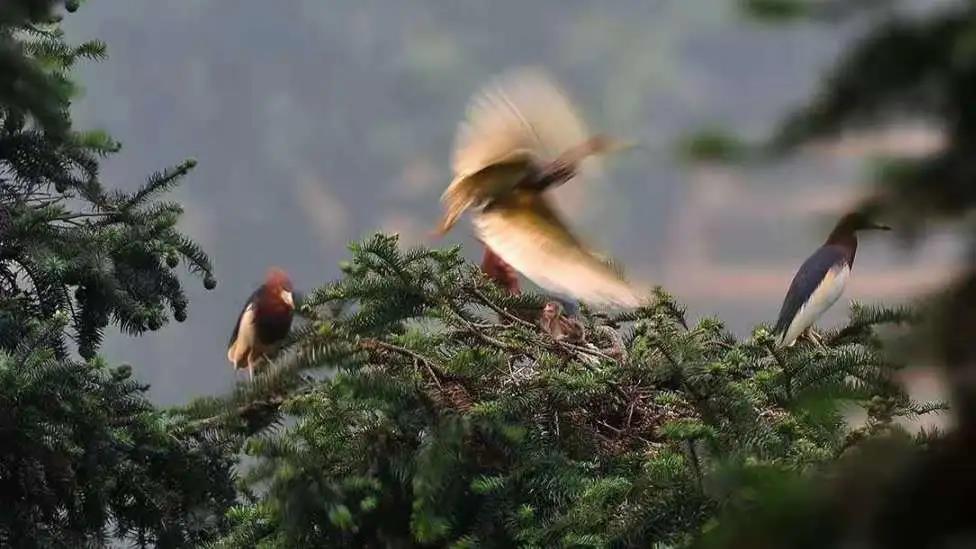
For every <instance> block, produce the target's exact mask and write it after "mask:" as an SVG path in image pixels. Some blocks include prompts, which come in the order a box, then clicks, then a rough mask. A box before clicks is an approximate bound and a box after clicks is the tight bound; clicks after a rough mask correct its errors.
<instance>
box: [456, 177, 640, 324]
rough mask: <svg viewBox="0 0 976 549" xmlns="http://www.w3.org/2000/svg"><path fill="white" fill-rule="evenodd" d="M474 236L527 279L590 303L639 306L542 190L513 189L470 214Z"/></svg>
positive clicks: (620, 280) (627, 286)
mask: <svg viewBox="0 0 976 549" xmlns="http://www.w3.org/2000/svg"><path fill="white" fill-rule="evenodd" d="M474 224H475V229H476V231H477V233H478V237H479V238H480V239H481V240H482V241H483V242H484V243H485V245H486V246H488V247H490V248H491V249H492V250H494V252H495V253H496V254H498V256H499V257H501V258H502V259H503V260H504V261H505V262H507V263H508V264H510V265H511V266H512V267H513V268H515V269H516V270H517V271H519V272H521V273H522V274H523V275H525V277H527V278H528V279H529V280H532V281H533V282H535V283H536V284H538V285H539V286H541V287H543V288H545V289H547V290H550V291H552V292H557V293H563V294H566V295H570V296H573V297H575V298H577V299H580V300H582V301H585V302H588V303H591V304H594V305H621V306H631V307H632V306H637V305H638V304H639V302H640V300H639V298H638V296H637V293H636V292H635V291H634V289H633V288H631V286H630V285H629V284H628V283H627V282H626V281H624V280H623V279H622V278H621V277H620V276H619V275H617V274H616V273H615V272H614V271H613V270H612V269H610V267H609V266H608V265H606V264H605V263H603V262H602V261H600V260H599V259H598V258H597V257H596V256H594V255H593V254H592V253H591V252H590V251H589V250H587V249H586V247H585V246H584V245H583V244H582V243H581V242H580V241H579V239H578V238H577V237H576V236H575V235H573V234H572V233H571V232H570V230H569V228H568V227H567V226H566V224H565V223H564V222H563V221H562V219H560V217H559V215H558V214H557V213H556V212H555V210H553V208H552V207H551V206H550V205H549V203H548V201H547V200H546V199H545V197H544V196H543V195H541V194H538V193H534V192H529V191H517V192H513V193H511V194H510V195H508V196H506V197H504V198H503V199H500V200H498V201H496V202H493V203H492V204H491V205H490V206H489V207H487V208H486V209H485V210H484V211H483V212H481V213H480V214H478V215H477V216H476V217H475V220H474Z"/></svg>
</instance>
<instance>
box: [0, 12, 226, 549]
mask: <svg viewBox="0 0 976 549" xmlns="http://www.w3.org/2000/svg"><path fill="white" fill-rule="evenodd" d="M76 7H77V2H70V1H69V2H67V3H66V2H55V1H43V0H5V1H4V2H2V3H0V545H2V546H4V547H8V546H17V547H34V546H38V547H85V546H103V545H105V544H106V543H107V540H108V539H109V538H113V537H114V538H125V539H128V540H129V541H132V542H135V543H137V544H138V545H141V546H150V545H152V546H160V547H177V546H179V547H182V546H186V545H188V544H193V543H199V542H202V541H205V540H207V539H209V538H210V537H211V536H213V534H214V533H215V532H217V531H218V530H219V528H220V526H221V524H222V522H223V510H224V509H225V508H226V507H227V506H228V504H229V503H230V502H231V501H233V498H234V495H235V494H234V489H233V483H232V478H231V473H230V460H229V457H228V456H227V455H226V454H225V453H224V452H223V451H222V448H220V447H218V446H215V445H213V444H211V443H210V442H209V441H208V440H207V439H206V438H204V437H201V436H199V435H197V434H194V433H189V432H187V431H185V430H184V429H183V423H182V421H181V420H180V418H179V417H177V416H175V415H171V414H168V413H164V412H161V411H159V410H156V409H155V408H154V407H153V406H152V405H151V403H150V402H149V401H148V399H147V398H146V396H145V391H146V387H145V386H143V385H141V384H139V383H138V382H136V381H135V380H134V379H133V378H132V376H131V370H130V369H129V368H128V367H120V368H110V367H109V366H107V365H106V364H105V362H104V361H103V360H102V359H100V358H98V357H97V355H96V353H97V350H98V347H99V344H100V343H101V340H102V336H103V333H104V330H106V329H107V328H108V327H109V326H116V327H119V328H121V329H122V330H124V331H126V332H128V333H132V334H138V333H143V332H145V331H149V330H156V329H159V328H160V327H162V326H163V324H165V322H166V321H167V319H168V317H169V314H172V316H173V317H174V318H175V319H176V320H183V319H184V318H185V317H186V309H187V299H186V297H185V295H184V293H183V289H182V285H181V282H180V280H179V278H178V276H177V274H176V273H177V271H175V270H174V269H176V268H177V267H178V266H179V264H180V263H181V262H182V263H184V264H185V265H186V266H187V267H188V268H189V270H190V271H191V272H193V273H195V274H197V275H198V276H200V277H201V278H203V281H204V284H205V285H206V286H207V287H213V285H214V284H215V282H214V278H213V274H212V268H211V265H210V261H209V259H208V258H207V257H206V255H205V254H204V253H203V252H202V251H201V250H200V248H199V247H198V246H197V245H196V244H194V243H193V242H192V241H191V240H189V239H188V238H187V237H185V236H184V235H183V234H181V233H180V232H179V231H178V230H177V228H176V223H177V220H178V218H179V216H180V214H181V209H180V206H179V205H178V204H175V203H171V202H160V201H158V200H157V199H158V197H159V196H160V195H161V194H162V193H164V192H166V191H167V190H169V189H171V188H172V187H173V186H174V185H176V184H177V183H178V181H179V180H180V178H181V177H182V176H183V175H185V174H186V173H187V172H188V171H189V169H190V168H192V166H193V162H192V161H187V162H183V163H181V164H180V165H178V166H176V167H174V168H171V169H167V170H164V171H162V172H160V173H157V174H153V175H152V176H150V177H149V179H148V181H146V183H145V185H143V186H142V187H141V188H139V189H138V190H137V191H136V192H133V193H123V192H119V191H111V190H107V189H105V188H104V187H103V186H102V184H101V183H100V181H99V178H98V166H99V161H100V160H101V158H102V157H104V156H106V155H108V154H109V153H112V152H115V151H116V150H118V148H119V146H118V144H117V143H115V142H113V141H112V140H111V139H110V138H109V137H108V136H107V135H105V134H103V133H100V132H77V131H74V130H73V129H72V126H71V120H70V117H69V107H70V101H71V99H72V97H73V96H74V95H75V93H76V89H75V86H74V84H73V83H72V81H71V79H70V76H69V71H70V69H71V67H72V65H73V64H74V62H75V61H76V60H78V59H83V58H92V59H97V58H100V57H102V56H103V55H104V52H105V46H104V45H103V44H101V43H99V42H97V41H92V42H86V43H84V44H81V45H79V46H73V45H69V44H67V43H66V42H65V41H64V39H63V35H62V32H61V30H60V29H59V27H58V24H57V22H58V19H59V17H60V15H58V13H57V12H58V11H59V10H61V9H62V8H67V9H68V10H73V9H75V8H76ZM76 353H77V354H76ZM79 355H80V357H81V359H82V360H78V358H77V356H79Z"/></svg>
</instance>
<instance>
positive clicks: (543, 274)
mask: <svg viewBox="0 0 976 549" xmlns="http://www.w3.org/2000/svg"><path fill="white" fill-rule="evenodd" d="M633 146H636V145H634V144H630V143H625V142H623V141H620V140H617V139H615V138H612V137H609V136H606V135H600V134H597V135H590V134H589V131H588V130H587V128H586V126H585V125H584V124H583V122H582V120H581V119H580V117H579V116H578V115H577V113H576V111H575V109H574V107H573V105H572V103H571V102H570V100H569V99H568V98H567V96H566V95H565V94H564V93H563V92H562V91H561V90H560V88H559V87H558V86H557V85H556V84H555V83H554V81H553V80H552V79H551V78H550V77H549V76H548V74H546V73H545V72H544V71H542V70H541V69H536V68H519V69H513V70H511V71H509V72H506V73H504V74H502V75H501V76H498V77H496V79H495V80H493V81H492V82H491V83H490V84H488V85H486V86H485V87H484V88H482V89H481V90H479V91H478V92H477V93H476V94H475V95H474V97H473V98H472V99H471V101H470V103H469V105H468V110H467V114H466V118H465V120H464V121H462V123H461V124H460V125H459V127H458V131H457V134H456V136H455V143H454V152H453V162H452V169H453V173H454V177H453V179H452V181H451V183H450V184H449V185H448V187H447V189H445V191H444V192H443V194H442V195H441V202H442V205H443V207H444V213H443V216H442V218H441V221H440V223H439V225H438V227H437V229H436V230H435V235H437V236H443V235H444V234H446V233H447V232H448V231H450V229H451V228H452V227H453V226H454V225H455V224H456V223H457V221H458V219H459V218H460V216H461V215H462V214H463V213H464V212H465V211H467V210H469V209H470V210H474V211H475V213H474V215H473V222H474V227H475V232H476V235H477V237H478V239H479V240H480V241H481V242H482V243H484V244H485V245H486V246H488V247H490V248H491V250H492V251H493V253H495V254H497V255H498V256H499V257H500V258H501V259H502V260H504V261H505V263H507V264H509V265H511V266H512V267H513V268H514V269H515V270H516V271H518V272H520V273H521V274H522V275H524V276H525V277H526V278H528V279H529V280H531V281H532V282H534V283H535V284H537V285H538V286H540V287H542V288H543V289H546V290H549V291H553V292H555V293H560V294H564V295H572V296H574V297H576V298H578V299H581V300H583V301H586V302H588V303H590V304H593V305H621V306H636V305H638V304H639V299H638V297H637V292H635V290H634V289H633V288H632V287H631V285H630V284H629V283H628V282H626V281H625V280H624V279H623V278H622V277H621V276H620V275H619V274H618V273H617V272H616V271H614V270H613V269H611V268H610V267H609V266H608V265H607V264H606V262H605V261H603V260H602V259H601V258H600V257H599V256H597V255H596V254H594V253H593V252H592V251H590V250H589V249H588V248H587V246H586V245H584V244H583V242H582V241H581V240H580V239H579V238H578V237H577V236H576V235H575V234H574V233H573V232H572V231H571V230H570V228H569V226H568V225H567V224H566V222H565V221H564V220H563V218H562V216H561V215H560V214H559V213H558V212H557V210H556V208H555V207H554V205H553V204H552V203H551V201H550V199H549V197H547V196H546V194H545V193H546V191H548V190H550V189H552V188H554V187H557V186H559V185H561V184H563V183H565V182H567V181H569V180H571V179H574V178H576V177H577V176H578V175H580V174H581V172H582V169H583V161H584V160H588V164H587V165H588V166H593V167H594V169H595V165H596V164H598V162H597V158H594V157H598V156H601V155H606V154H608V153H610V152H614V151H619V150H624V149H628V148H631V147H633Z"/></svg>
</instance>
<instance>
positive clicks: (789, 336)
mask: <svg viewBox="0 0 976 549" xmlns="http://www.w3.org/2000/svg"><path fill="white" fill-rule="evenodd" d="M871 229H876V230H884V231H888V230H891V227H888V226H887V225H882V224H879V223H876V222H874V221H872V220H871V219H870V218H869V217H868V216H867V215H866V214H864V213H862V212H854V213H849V214H847V215H844V216H843V217H842V218H841V219H840V220H839V221H838V222H837V224H836V225H835V226H834V229H833V230H832V231H831V233H830V235H829V236H828V237H827V240H826V241H825V242H824V244H823V245H822V246H820V248H818V249H817V251H815V252H813V254H812V255H811V256H810V257H809V258H807V260H806V261H804V262H803V264H802V265H801V266H800V269H799V270H798V271H797V272H796V275H794V277H793V281H792V282H791V283H790V288H789V290H788V291H787V292H786V298H785V299H784V300H783V305H782V307H781V309H780V312H779V318H778V320H777V321H776V326H775V328H774V329H773V335H774V336H778V341H777V344H778V345H779V346H780V347H789V346H792V345H793V344H794V343H795V342H796V339H797V338H798V337H799V336H800V335H801V334H805V335H806V336H807V338H808V339H810V340H811V341H812V342H814V343H816V344H817V345H819V346H821V347H822V346H823V343H822V342H820V340H819V338H818V337H817V335H816V334H815V333H814V332H813V324H814V322H816V321H817V319H819V318H820V316H821V315H823V313H824V312H826V311H827V309H829V308H830V306H831V305H833V304H834V303H835V302H836V301H837V300H838V299H839V298H840V296H841V295H842V294H843V293H844V287H845V286H846V285H847V281H848V278H849V277H850V274H851V269H852V268H853V266H854V255H855V253H856V252H857V232H858V231H863V230H871Z"/></svg>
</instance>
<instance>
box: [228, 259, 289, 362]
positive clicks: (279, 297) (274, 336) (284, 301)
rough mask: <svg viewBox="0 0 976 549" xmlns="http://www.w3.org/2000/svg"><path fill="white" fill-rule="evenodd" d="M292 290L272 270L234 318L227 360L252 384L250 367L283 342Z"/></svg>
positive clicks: (278, 271)
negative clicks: (242, 371)
mask: <svg viewBox="0 0 976 549" xmlns="http://www.w3.org/2000/svg"><path fill="white" fill-rule="evenodd" d="M292 292H293V289H292V284H291V279H290V278H288V274H287V273H285V272H284V271H283V270H281V269H278V268H272V269H270V270H269V271H268V274H267V276H266V277H265V280H264V284H262V285H261V287H259V288H258V289H257V290H255V291H254V293H253V294H251V297H250V298H248V300H247V303H245V304H244V309H243V310H242V311H241V314H240V315H238V317H237V324H235V325H234V333H233V334H231V336H230V343H229V344H228V348H227V360H229V361H230V362H231V364H233V365H234V368H236V369H237V370H242V369H244V368H247V372H248V379H250V380H252V381H253V380H254V367H255V365H256V364H257V363H258V362H259V361H261V360H262V359H264V358H265V357H266V356H267V355H268V354H269V353H270V352H272V351H273V350H275V348H276V347H277V346H278V345H279V344H280V343H281V342H282V341H283V340H284V339H285V337H286V336H287V335H288V331H289V330H290V329H291V322H292V318H293V317H294V313H295V301H294V297H293V295H292Z"/></svg>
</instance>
